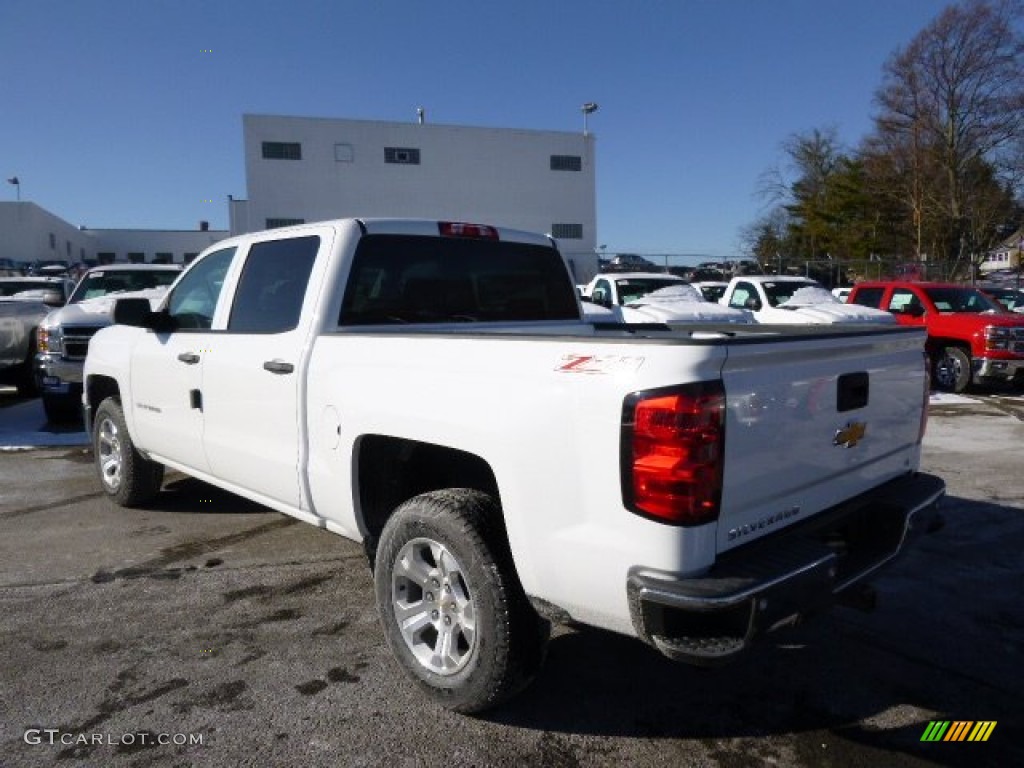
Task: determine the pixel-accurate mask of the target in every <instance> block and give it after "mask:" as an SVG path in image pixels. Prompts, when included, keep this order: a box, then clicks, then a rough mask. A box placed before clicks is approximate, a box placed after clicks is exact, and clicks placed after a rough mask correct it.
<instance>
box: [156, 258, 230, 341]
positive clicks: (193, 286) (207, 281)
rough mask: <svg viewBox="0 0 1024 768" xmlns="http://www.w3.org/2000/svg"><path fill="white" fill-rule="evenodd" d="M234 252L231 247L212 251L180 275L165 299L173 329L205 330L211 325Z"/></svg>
mask: <svg viewBox="0 0 1024 768" xmlns="http://www.w3.org/2000/svg"><path fill="white" fill-rule="evenodd" d="M234 255H235V249H234V248H224V249H223V250H220V251H214V252H213V253H211V254H209V255H208V256H206V257H205V258H204V259H202V260H201V261H199V262H198V263H197V264H196V265H195V266H194V267H192V269H190V270H189V271H188V272H186V273H185V274H184V275H183V276H182V278H181V281H180V282H179V283H178V284H177V285H176V286H174V290H173V291H171V296H170V298H169V299H168V300H167V314H168V315H170V316H171V318H173V319H174V321H175V323H174V327H175V328H177V329H179V330H183V331H187V330H206V329H209V328H210V326H211V325H213V312H214V310H215V309H216V308H217V299H218V298H220V292H221V289H222V288H223V287H224V275H225V274H226V273H227V271H228V267H229V266H230V265H231V259H232V258H233V257H234Z"/></svg>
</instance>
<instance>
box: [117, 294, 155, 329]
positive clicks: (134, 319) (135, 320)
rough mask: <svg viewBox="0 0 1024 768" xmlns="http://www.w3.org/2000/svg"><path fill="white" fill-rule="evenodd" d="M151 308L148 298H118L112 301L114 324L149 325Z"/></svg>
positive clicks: (144, 326) (146, 326) (142, 326)
mask: <svg viewBox="0 0 1024 768" xmlns="http://www.w3.org/2000/svg"><path fill="white" fill-rule="evenodd" d="M152 314H153V310H152V309H151V308H150V306H149V299H118V300H117V301H115V302H114V324H115V325H134V326H136V327H138V328H149V327H151V325H150V324H151V322H152V319H151V316H152Z"/></svg>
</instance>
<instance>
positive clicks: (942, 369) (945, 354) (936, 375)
mask: <svg viewBox="0 0 1024 768" xmlns="http://www.w3.org/2000/svg"><path fill="white" fill-rule="evenodd" d="M932 378H933V380H934V381H935V388H936V389H938V390H940V391H942V392H953V393H955V394H958V395H959V394H960V393H961V392H966V391H967V388H968V387H969V386H970V385H971V356H970V355H969V354H968V353H967V352H966V351H965V350H964V349H962V348H960V347H944V348H943V349H942V350H941V351H940V352H939V354H938V355H937V356H936V358H935V364H934V368H933V371H932Z"/></svg>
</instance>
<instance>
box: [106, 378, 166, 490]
mask: <svg viewBox="0 0 1024 768" xmlns="http://www.w3.org/2000/svg"><path fill="white" fill-rule="evenodd" d="M92 450H93V456H94V457H95V459H96V471H97V472H98V473H99V476H100V485H101V486H102V487H103V490H104V492H105V493H106V494H107V496H109V497H110V499H111V500H112V501H113V502H114V503H115V504H117V505H119V506H122V507H139V506H142V505H143V504H145V503H146V502H147V501H149V500H150V499H152V498H153V497H154V496H156V495H157V493H159V491H160V485H161V484H162V483H163V480H164V467H163V464H158V463H157V462H155V461H150V460H149V459H147V458H145V457H143V456H142V454H140V453H139V452H138V451H137V450H135V444H134V443H132V438H131V435H129V434H128V428H127V427H126V426H125V422H124V413H123V411H122V410H121V404H120V403H119V402H118V401H117V399H116V398H113V397H108V398H107V399H106V400H104V401H103V402H102V403H100V407H99V408H97V409H96V422H95V425H94V427H93V433H92Z"/></svg>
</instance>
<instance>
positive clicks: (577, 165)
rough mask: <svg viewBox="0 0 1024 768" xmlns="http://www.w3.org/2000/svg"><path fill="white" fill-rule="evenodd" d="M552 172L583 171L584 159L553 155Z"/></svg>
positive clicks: (574, 156)
mask: <svg viewBox="0 0 1024 768" xmlns="http://www.w3.org/2000/svg"><path fill="white" fill-rule="evenodd" d="M551 170H552V171H582V170H583V158H581V157H580V156H579V155H552V156H551Z"/></svg>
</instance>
